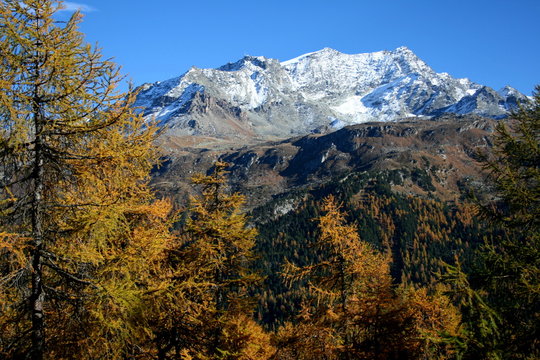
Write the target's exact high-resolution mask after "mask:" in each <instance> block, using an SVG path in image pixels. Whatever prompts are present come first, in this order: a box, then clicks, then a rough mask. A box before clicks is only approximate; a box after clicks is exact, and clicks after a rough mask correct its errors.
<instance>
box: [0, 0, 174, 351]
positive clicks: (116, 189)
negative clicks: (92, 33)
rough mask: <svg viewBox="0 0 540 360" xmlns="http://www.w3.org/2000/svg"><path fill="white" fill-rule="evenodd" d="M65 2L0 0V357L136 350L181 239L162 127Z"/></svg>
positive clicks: (138, 348)
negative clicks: (158, 196)
mask: <svg viewBox="0 0 540 360" xmlns="http://www.w3.org/2000/svg"><path fill="white" fill-rule="evenodd" d="M61 7H62V3H61V2H59V1H51V0H22V1H20V0H3V1H1V2H0V53H1V60H0V79H1V81H0V157H1V161H0V214H1V215H2V216H1V217H0V357H2V358H7V359H10V358H12V359H15V358H28V357H30V358H32V359H43V358H46V359H63V358H65V359H73V358H77V359H97V358H107V359H115V358H124V357H129V356H135V355H137V354H140V353H141V352H142V349H140V347H139V346H138V344H139V343H144V339H145V338H149V337H150V331H149V330H148V329H147V328H146V323H145V315H146V312H145V308H144V304H145V299H146V298H147V297H148V296H150V295H149V294H153V293H154V292H155V291H157V290H158V289H161V288H163V287H164V286H165V285H164V284H163V283H162V282H161V280H159V279H160V278H161V277H158V276H157V274H158V273H160V272H161V266H162V264H163V262H164V260H165V257H166V255H167V254H168V252H167V250H168V249H169V248H171V247H172V242H173V239H172V237H171V235H170V234H169V226H170V215H169V214H170V213H171V208H172V206H171V204H170V203H169V201H166V200H160V201H156V200H155V199H154V196H153V194H152V192H151V191H150V189H149V186H148V181H149V176H148V175H149V172H150V170H151V169H152V167H153V166H154V165H155V164H156V162H157V159H158V154H157V152H156V150H155V148H154V146H153V144H152V143H153V140H154V138H155V136H156V128H155V127H154V126H153V125H152V124H149V123H145V121H144V120H143V119H142V117H141V115H140V114H138V113H137V112H136V111H134V110H133V109H132V103H133V101H134V96H135V94H134V93H133V92H131V91H130V92H128V93H127V94H126V93H121V92H118V91H117V90H116V87H117V85H118V83H119V82H120V81H121V77H120V76H119V70H118V67H117V66H116V65H115V64H113V63H111V62H109V61H107V60H102V59H101V54H100V52H99V50H98V49H96V48H93V47H91V46H89V45H87V44H85V43H84V41H83V35H82V34H81V33H80V32H78V30H77V27H78V24H79V22H80V20H81V16H80V14H79V13H75V14H74V15H73V16H72V17H71V19H70V20H69V21H68V22H67V23H65V24H58V23H57V22H55V19H54V16H55V13H56V12H57V11H58V10H59V9H61Z"/></svg>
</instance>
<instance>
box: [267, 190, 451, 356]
mask: <svg viewBox="0 0 540 360" xmlns="http://www.w3.org/2000/svg"><path fill="white" fill-rule="evenodd" d="M322 209H323V211H324V212H325V213H324V215H322V216H321V217H319V218H318V219H317V221H318V227H319V236H318V238H317V240H316V241H315V243H314V246H315V247H316V248H317V249H318V250H319V251H320V253H321V254H322V255H321V256H322V258H323V260H321V261H319V262H318V263H315V264H311V265H307V266H302V267H299V266H296V265H294V264H287V266H286V267H285V271H284V275H285V276H286V278H288V279H289V280H290V281H301V280H303V281H305V282H306V283H307V286H308V288H309V289H310V290H311V292H312V294H313V297H312V301H311V302H310V303H307V304H304V306H303V310H302V312H301V314H300V315H299V318H298V322H297V323H296V324H286V325H285V326H284V327H283V328H282V329H281V330H280V331H279V332H278V334H277V336H276V338H275V346H276V347H277V348H278V351H277V353H276V355H275V358H276V359H282V360H286V359H395V358H407V359H423V358H426V356H429V358H441V359H443V358H448V357H446V356H450V355H451V353H452V352H451V350H450V349H447V348H446V345H440V344H442V336H443V333H451V334H455V333H456V331H457V326H458V324H459V317H458V315H457V311H456V309H455V308H454V307H453V306H452V305H451V304H450V301H449V300H448V299H447V298H446V297H444V296H443V295H440V294H437V295H428V294H427V292H426V290H423V289H420V290H414V289H405V288H404V289H396V288H395V287H394V286H393V284H392V279H391V276H390V266H389V265H390V255H389V254H383V253H380V252H377V251H376V250H375V249H373V248H372V247H371V246H370V245H369V244H367V243H366V242H363V241H361V240H360V238H359V236H358V232H357V230H356V228H355V226H353V225H350V224H348V223H347V220H346V217H345V214H344V213H343V212H342V211H341V210H340V206H339V205H338V204H337V203H336V201H335V199H334V197H333V196H329V197H328V198H326V199H325V200H324V202H323V204H322Z"/></svg>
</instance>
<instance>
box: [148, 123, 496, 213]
mask: <svg viewBox="0 0 540 360" xmlns="http://www.w3.org/2000/svg"><path fill="white" fill-rule="evenodd" d="M495 124H496V122H495V120H490V119H486V118H481V117H476V116H457V117H456V116H449V115H445V117H442V118H440V119H438V120H432V121H426V120H417V119H410V120H408V121H402V122H391V123H388V122H377V123H374V122H370V123H363V124H358V125H354V126H348V127H345V128H343V129H341V130H339V131H335V132H333V133H330V134H326V135H321V134H312V135H308V136H303V137H297V138H292V139H289V140H284V141H279V142H266V143H259V144H256V145H251V146H246V147H244V148H242V149H240V150H234V149H232V150H230V151H226V152H223V151H215V150H211V149H202V150H201V149H191V150H190V151H184V152H176V153H175V154H171V155H170V156H169V158H168V159H167V161H166V162H165V164H164V166H163V167H162V168H161V169H160V170H159V171H160V174H159V176H156V177H155V181H156V185H157V187H158V188H159V189H160V190H161V191H163V192H165V193H167V194H176V195H177V196H179V197H183V196H186V195H187V193H188V192H189V191H190V186H189V185H188V184H189V178H190V177H191V176H192V175H193V174H194V173H195V172H206V171H208V170H209V169H210V168H211V167H212V164H213V162H214V161H216V160H218V159H220V160H222V161H226V162H229V163H230V164H231V166H230V168H229V171H230V176H229V178H230V185H231V188H232V189H233V190H235V191H239V192H241V193H243V194H246V195H247V198H248V201H249V207H252V208H253V207H256V206H258V205H261V204H264V203H266V202H268V201H269V200H271V199H272V198H274V197H276V196H279V194H283V193H287V192H291V191H294V190H295V189H300V188H306V187H311V186H314V185H316V184H323V183H325V182H328V181H331V180H336V179H338V180H339V179H341V178H344V177H347V176H348V175H350V174H352V173H355V172H366V171H368V172H369V171H373V173H374V174H376V173H381V172H389V171H390V172H393V174H394V175H393V176H394V178H396V179H399V181H398V180H396V181H395V182H394V183H393V184H391V185H392V186H393V187H394V188H395V190H397V191H400V192H404V193H414V194H419V195H421V196H429V193H430V192H433V193H436V194H437V197H440V198H442V199H446V200H452V199H456V198H458V197H459V196H460V195H461V194H462V192H463V190H464V189H463V186H466V184H467V183H471V182H472V183H474V182H475V181H477V180H479V179H481V174H480V167H479V165H478V164H477V163H476V161H475V152H476V150H477V149H479V148H480V149H481V148H486V147H490V146H491V140H490V138H491V133H492V131H493V128H494V126H495Z"/></svg>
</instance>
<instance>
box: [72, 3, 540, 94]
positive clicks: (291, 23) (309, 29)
mask: <svg viewBox="0 0 540 360" xmlns="http://www.w3.org/2000/svg"><path fill="white" fill-rule="evenodd" d="M76 4H81V5H85V8H87V9H86V10H85V11H83V12H84V13H85V15H86V16H85V19H84V22H83V24H82V26H81V30H82V31H83V32H84V33H85V34H86V35H87V40H88V41H89V42H92V43H94V42H98V43H99V45H100V46H101V47H102V48H103V52H104V54H105V55H106V56H112V57H114V58H115V61H116V62H117V63H119V64H120V65H122V67H123V72H124V73H125V74H127V75H128V77H129V78H131V79H132V81H133V83H134V84H135V85H139V84H141V83H144V82H154V81H160V80H166V79H168V78H171V77H175V76H179V75H181V74H182V73H184V72H185V71H187V70H188V69H189V68H190V67H191V66H197V67H201V68H205V67H217V66H220V65H222V64H225V63H227V62H231V61H236V60H238V59H239V58H241V57H242V56H244V55H263V56H266V57H271V58H276V59H279V60H288V59H290V58H293V57H296V56H299V55H301V54H303V53H307V52H312V51H317V50H320V49H322V48H324V47H331V48H334V49H336V50H339V51H341V52H344V53H349V54H354V53H363V52H372V51H379V50H392V49H395V48H397V47H399V46H402V45H404V46H407V47H409V48H410V49H412V50H413V51H414V52H415V53H416V54H417V55H418V56H420V57H421V58H422V59H423V60H424V61H426V62H427V63H428V65H430V66H431V67H432V68H434V69H435V71H437V72H448V73H449V74H450V75H452V76H454V77H460V78H461V77H468V78H470V79H471V80H472V81H475V82H478V83H480V84H483V85H488V86H491V87H494V88H495V89H499V88H501V87H503V86H504V85H506V84H508V85H511V86H514V87H516V88H517V89H518V90H520V91H521V92H523V93H525V94H527V95H530V94H531V92H532V90H533V88H534V86H535V85H536V84H540V67H539V63H540V26H539V24H540V0H513V1H509V0H452V1H438V0H369V1H364V0H332V1H330V0H324V1H319V0H309V1H308V0H306V1H304V0H287V1H283V0H269V1H257V0H250V1H247V0H236V1H225V0H189V1H185V0H152V1H149V0H130V1H128V0H77V2H76ZM70 5H73V3H71V4H70Z"/></svg>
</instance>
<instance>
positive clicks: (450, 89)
mask: <svg viewBox="0 0 540 360" xmlns="http://www.w3.org/2000/svg"><path fill="white" fill-rule="evenodd" d="M479 90H482V91H479ZM203 93H204V97H201V98H200V99H198V101H193V99H194V97H195V96H197V94H203ZM522 97H523V95H521V94H519V92H517V90H515V89H512V88H510V87H506V88H504V89H503V90H501V91H500V92H496V91H494V90H493V89H491V88H484V87H483V86H482V85H480V84H475V83H473V82H472V81H470V80H468V79H455V78H453V77H452V76H450V75H448V74H446V73H437V72H435V71H434V70H433V69H431V68H430V67H429V66H428V65H427V64H426V63H425V62H424V61H422V59H420V58H419V57H418V56H417V55H415V54H414V52H413V51H412V50H411V49H409V48H408V47H406V46H401V47H398V48H396V49H395V50H391V51H388V50H386V51H379V52H374V53H362V54H345V53H341V52H339V51H338V50H335V49H332V48H328V47H326V48H323V49H321V50H319V51H316V52H312V53H307V54H303V55H301V56H299V57H296V58H294V59H291V60H288V61H284V62H279V61H278V60H275V59H271V58H265V57H263V56H250V55H246V56H244V57H243V58H241V59H240V60H238V61H236V62H231V63H228V64H225V65H223V66H221V67H219V68H217V69H200V70H193V71H188V72H187V73H186V74H184V75H183V76H181V77H180V78H176V79H172V80H170V81H165V82H163V83H159V84H158V83H156V84H153V85H146V86H144V87H143V88H142V91H141V92H140V93H139V95H138V98H137V103H136V104H135V105H136V106H142V107H146V110H145V112H144V113H145V115H148V116H151V115H153V116H154V117H155V118H157V119H159V120H161V121H162V123H163V124H169V125H170V126H171V131H173V132H174V133H175V134H183V135H185V134H194V133H197V134H203V135H212V136H218V137H226V136H232V137H234V136H239V135H238V134H239V133H242V134H244V133H247V132H249V133H251V134H254V135H253V136H257V137H259V138H261V139H263V138H267V137H287V136H291V135H303V134H306V133H309V132H311V131H315V132H316V131H319V132H321V131H322V132H324V131H329V130H330V129H332V128H335V127H336V124H340V125H339V126H341V125H350V124H358V123H362V122H366V121H396V120H398V119H401V118H407V117H429V116H434V115H439V114H442V113H446V112H454V113H458V114H470V113H473V114H479V115H482V116H488V117H492V118H500V117H504V116H507V115H508V111H510V110H511V109H512V108H514V107H515V106H516V104H517V103H518V102H519V101H520V99H521V98H522ZM195 103H196V104H195ZM194 104H195V105H196V106H195V105H194ZM194 109H196V111H195V110H194ZM194 123H197V124H199V125H198V126H199V127H197V128H196V129H195V128H194V127H193V126H192V124H194ZM190 124H191V125H190ZM205 131H206V132H205Z"/></svg>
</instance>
